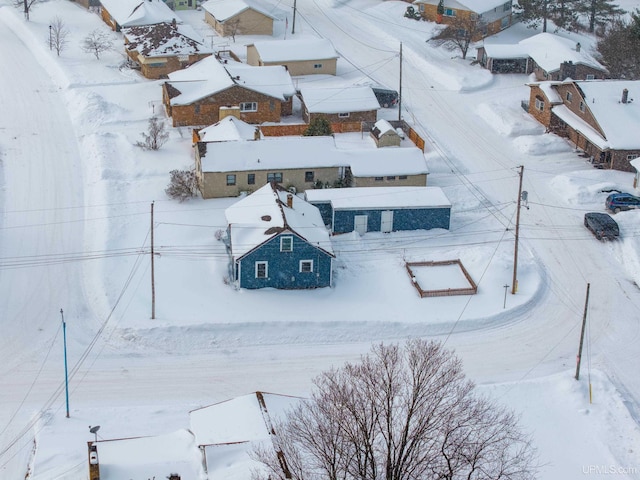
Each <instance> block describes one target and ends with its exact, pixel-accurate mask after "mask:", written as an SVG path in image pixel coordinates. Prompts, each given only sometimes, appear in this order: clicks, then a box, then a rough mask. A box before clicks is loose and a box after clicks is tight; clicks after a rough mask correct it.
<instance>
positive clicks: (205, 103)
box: [162, 57, 295, 127]
mask: <svg viewBox="0 0 640 480" xmlns="http://www.w3.org/2000/svg"><path fill="white" fill-rule="evenodd" d="M169 79H170V80H169V81H168V82H165V83H164V84H163V86H162V100H163V103H164V106H165V109H166V112H167V115H168V116H170V117H171V118H172V120H173V126H174V127H178V126H186V125H210V124H213V123H216V122H217V121H219V120H220V119H221V118H222V117H223V116H224V114H222V115H221V110H225V109H234V108H235V109H237V110H238V111H239V117H240V119H242V120H243V121H245V122H247V123H253V124H260V123H263V122H276V123H277V122H280V121H281V117H283V116H288V115H291V113H292V111H293V100H292V99H293V96H294V95H295V87H294V86H293V82H292V80H291V77H290V76H289V74H288V72H287V71H286V69H285V68H284V67H280V66H273V67H268V68H265V67H252V66H250V65H245V64H242V63H239V62H227V63H224V64H223V63H220V62H219V61H218V60H217V59H216V58H215V57H208V58H206V59H204V60H202V61H200V62H198V63H196V64H194V65H193V66H192V67H190V68H189V69H187V70H180V71H177V72H174V73H172V74H170V75H169Z"/></svg>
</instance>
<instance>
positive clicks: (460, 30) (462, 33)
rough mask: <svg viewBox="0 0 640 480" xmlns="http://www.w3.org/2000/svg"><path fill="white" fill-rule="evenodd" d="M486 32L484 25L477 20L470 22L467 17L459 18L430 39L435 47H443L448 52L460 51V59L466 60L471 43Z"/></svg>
mask: <svg viewBox="0 0 640 480" xmlns="http://www.w3.org/2000/svg"><path fill="white" fill-rule="evenodd" d="M485 32H486V24H485V23H483V22H481V21H479V20H471V19H470V18H469V17H465V16H459V17H453V19H452V20H451V21H450V22H449V23H448V24H447V26H446V27H445V28H444V29H442V30H440V32H438V34H437V35H436V36H434V37H433V38H431V40H430V41H431V42H432V43H434V44H435V45H438V46H440V45H444V47H445V48H447V49H449V50H460V53H461V54H462V59H463V60H464V59H466V58H467V52H468V51H469V47H470V46H471V43H472V42H473V41H474V40H475V39H477V38H480V37H482V36H483V35H484V34H485Z"/></svg>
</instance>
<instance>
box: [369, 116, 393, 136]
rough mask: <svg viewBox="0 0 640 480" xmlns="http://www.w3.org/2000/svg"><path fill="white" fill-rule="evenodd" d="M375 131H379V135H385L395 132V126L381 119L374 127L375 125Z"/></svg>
mask: <svg viewBox="0 0 640 480" xmlns="http://www.w3.org/2000/svg"><path fill="white" fill-rule="evenodd" d="M373 128H374V129H377V130H378V132H380V133H379V135H383V134H385V133H387V132H389V131H392V132H395V131H396V130H395V128H393V125H391V124H390V123H389V121H388V120H385V119H384V118H381V119H380V120H378V121H377V122H376V123H375V124H374V125H373Z"/></svg>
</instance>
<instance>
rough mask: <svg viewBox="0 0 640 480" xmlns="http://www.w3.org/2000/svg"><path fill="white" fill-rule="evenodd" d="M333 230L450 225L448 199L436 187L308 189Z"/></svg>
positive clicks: (310, 198)
mask: <svg viewBox="0 0 640 480" xmlns="http://www.w3.org/2000/svg"><path fill="white" fill-rule="evenodd" d="M305 198H306V200H307V201H308V202H309V203H311V204H312V205H314V206H316V207H317V208H318V210H319V211H320V214H321V215H322V219H323V220H324V222H325V224H326V225H328V226H329V227H330V229H331V231H332V232H333V233H348V232H353V231H356V232H358V233H359V234H360V235H364V234H365V233H366V232H383V233H388V232H394V231H401V230H430V229H432V228H444V229H449V221H450V216H451V202H449V199H448V198H447V197H446V195H445V194H444V192H443V191H442V189H441V188H439V187H360V188H330V189H322V190H307V191H306V192H305Z"/></svg>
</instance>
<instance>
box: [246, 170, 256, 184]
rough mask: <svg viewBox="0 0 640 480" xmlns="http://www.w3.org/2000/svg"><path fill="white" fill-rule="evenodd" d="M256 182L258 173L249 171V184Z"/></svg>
mask: <svg viewBox="0 0 640 480" xmlns="http://www.w3.org/2000/svg"><path fill="white" fill-rule="evenodd" d="M255 183H256V174H255V173H248V174H247V185H255Z"/></svg>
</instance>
